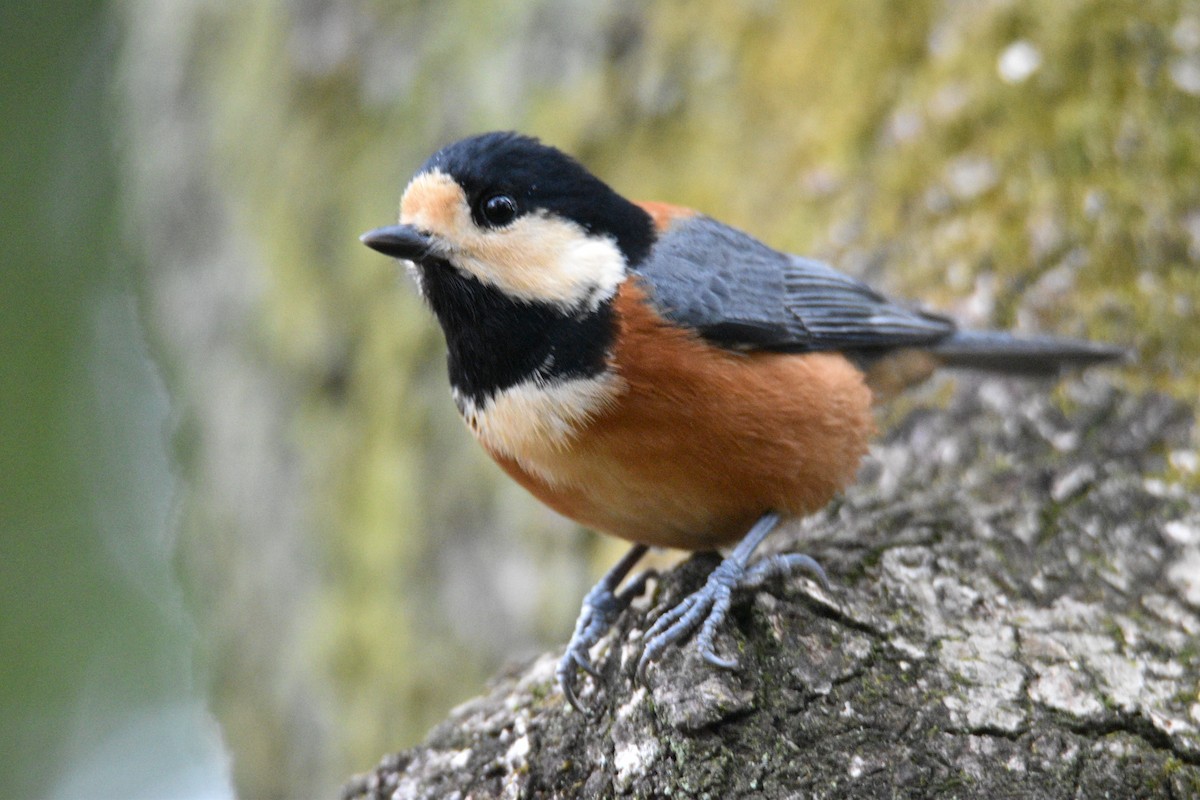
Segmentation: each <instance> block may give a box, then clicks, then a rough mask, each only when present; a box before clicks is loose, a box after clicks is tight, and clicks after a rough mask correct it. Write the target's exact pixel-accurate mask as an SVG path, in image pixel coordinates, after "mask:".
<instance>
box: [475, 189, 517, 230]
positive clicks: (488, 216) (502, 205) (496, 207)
mask: <svg viewBox="0 0 1200 800" xmlns="http://www.w3.org/2000/svg"><path fill="white" fill-rule="evenodd" d="M480 211H481V212H482V213H483V218H484V220H485V221H486V222H487V223H488V224H489V225H492V226H494V227H497V228H498V227H500V226H501V225H507V224H508V223H510V222H512V221H513V219H515V218H516V216H517V201H516V200H513V199H512V198H511V197H509V196H508V195H506V194H494V195H492V196H491V197H489V198H487V199H486V200H484V201H483V205H482V206H480Z"/></svg>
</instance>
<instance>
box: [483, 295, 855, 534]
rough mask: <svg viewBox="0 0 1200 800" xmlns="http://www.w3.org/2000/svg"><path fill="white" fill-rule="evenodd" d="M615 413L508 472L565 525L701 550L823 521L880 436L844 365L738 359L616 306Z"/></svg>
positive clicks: (821, 359) (821, 356)
mask: <svg viewBox="0 0 1200 800" xmlns="http://www.w3.org/2000/svg"><path fill="white" fill-rule="evenodd" d="M617 308H618V312H619V313H620V320H621V326H622V327H621V335H620V337H619V339H618V342H619V344H618V345H617V347H616V349H615V351H614V353H613V357H612V363H613V365H614V370H615V372H616V374H617V375H618V376H619V378H620V379H621V389H620V392H619V393H618V394H617V396H616V397H615V399H614V400H613V401H612V402H611V403H610V404H609V405H608V406H607V407H606V408H605V409H604V410H603V411H602V412H600V413H598V414H596V415H594V416H593V417H592V418H591V419H590V420H589V423H588V424H587V425H585V426H583V427H582V428H581V429H580V430H578V431H577V432H576V433H575V434H574V436H573V438H572V439H571V440H570V442H569V444H568V445H566V446H563V447H559V448H554V449H552V450H547V451H545V452H541V453H539V454H537V456H536V459H534V460H529V459H522V458H521V456H520V454H517V455H516V457H513V456H511V455H505V454H499V453H496V452H494V451H493V457H495V458H496V460H497V462H498V463H500V465H501V466H502V467H504V469H505V470H506V471H507V472H508V473H509V474H510V475H512V477H513V478H514V479H516V480H517V481H518V482H519V483H521V484H522V485H523V486H525V487H526V488H527V489H528V490H529V491H530V492H532V493H533V494H534V495H535V496H537V497H538V498H539V499H541V500H542V501H543V502H545V503H546V504H547V505H549V506H550V507H551V508H554V509H555V510H557V511H559V512H560V513H562V514H564V515H566V516H568V517H571V518H572V519H575V520H577V521H579V522H580V523H582V524H584V525H586V526H588V527H591V528H595V529H596V530H599V531H603V532H606V533H610V534H613V535H616V536H620V537H622V538H625V539H628V540H630V541H635V542H643V543H646V544H651V545H661V546H668V547H679V548H684V549H689V550H700V549H708V548H713V547H717V546H720V545H723V544H727V543H730V542H732V541H736V540H737V539H739V538H740V537H741V536H742V535H743V534H744V533H745V532H746V530H747V529H748V528H749V526H750V525H751V524H753V522H754V520H755V519H757V518H758V517H759V516H760V515H761V514H762V513H764V512H765V511H768V510H776V511H779V512H782V513H784V514H789V515H803V514H808V513H811V512H813V511H815V510H817V509H819V508H821V507H822V506H823V505H825V504H826V503H827V502H829V500H830V499H831V498H832V497H833V496H834V494H836V493H837V492H838V491H840V490H841V489H842V488H844V487H845V486H846V484H848V483H849V482H850V481H851V480H853V477H854V474H855V472H856V470H857V468H858V464H859V461H860V459H861V458H862V456H863V454H864V453H865V452H866V447H867V440H868V437H869V436H870V434H871V432H872V429H873V425H872V417H871V393H870V391H869V390H868V389H867V387H866V386H865V384H864V382H863V377H862V374H861V373H860V372H859V371H858V370H857V369H856V368H855V367H854V366H853V365H851V364H850V362H848V361H847V360H846V359H845V358H844V357H842V356H840V355H838V354H835V353H811V354H803V355H784V354H774V353H753V354H739V353H733V352H729V351H726V350H722V349H719V348H716V347H713V346H711V345H709V344H707V343H705V342H703V341H702V340H700V339H699V338H697V337H695V336H694V335H691V334H689V333H687V332H685V331H681V330H678V329H675V328H671V327H669V326H665V325H664V324H663V322H662V320H661V319H660V318H658V317H657V315H655V314H654V313H653V311H652V310H650V309H649V308H648V307H647V306H646V305H645V304H644V302H642V298H641V296H640V292H639V291H638V290H637V289H636V287H622V292H621V293H620V294H619V295H618V299H617Z"/></svg>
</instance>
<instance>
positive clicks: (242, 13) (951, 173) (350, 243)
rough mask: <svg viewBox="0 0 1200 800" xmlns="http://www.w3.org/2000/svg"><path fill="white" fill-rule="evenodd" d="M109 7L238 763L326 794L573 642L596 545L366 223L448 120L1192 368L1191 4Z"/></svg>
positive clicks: (1195, 160) (604, 556)
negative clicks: (556, 503)
mask: <svg viewBox="0 0 1200 800" xmlns="http://www.w3.org/2000/svg"><path fill="white" fill-rule="evenodd" d="M115 9H116V12H117V14H118V18H119V27H120V46H119V58H118V69H117V73H116V75H117V77H116V82H115V93H116V102H117V105H118V108H119V111H120V114H119V120H120V122H119V131H118V140H119V145H120V153H121V163H120V172H119V179H120V183H121V187H122V191H123V193H124V198H125V206H124V210H125V211H126V212H128V222H129V224H128V230H129V232H130V234H131V241H133V242H134V243H135V244H136V246H137V255H138V257H139V259H140V263H142V264H144V267H143V268H142V269H141V273H140V282H139V291H140V296H141V300H142V312H143V319H144V322H145V325H146V328H147V330H148V333H149V337H150V340H151V342H152V346H153V349H154V350H155V352H156V354H157V356H158V359H159V362H160V364H161V365H162V367H163V371H164V374H165V378H166V383H167V384H168V387H169V390H170V392H171V394H172V397H173V402H174V412H175V417H174V420H173V424H172V426H171V427H172V430H171V436H172V450H173V453H174V456H175V459H176V462H177V463H178V464H179V466H180V470H181V475H182V479H183V483H184V485H185V487H186V489H185V491H184V494H183V496H182V498H181V500H180V502H179V505H178V510H177V519H178V524H179V525H180V528H181V535H182V549H181V564H182V567H183V570H184V573H185V574H186V583H187V587H188V591H189V600H190V604H191V607H192V609H193V611H194V613H195V614H196V615H197V616H198V618H199V623H200V628H201V631H202V635H201V641H202V642H203V645H204V648H205V653H206V657H205V659H204V663H205V670H206V673H205V674H206V679H207V680H208V681H209V682H210V684H211V686H212V691H213V693H214V694H213V696H214V701H213V705H214V708H215V711H216V713H217V716H218V718H219V719H220V721H221V724H222V728H223V731H224V734H225V737H226V741H227V744H228V747H229V748H230V750H231V751H232V757H233V763H234V774H235V778H236V783H237V785H238V787H239V789H240V791H241V792H242V793H243V794H244V796H246V797H255V798H270V797H277V798H283V797H291V796H310V795H311V794H312V792H313V789H314V787H318V788H327V789H328V792H327V793H332V791H333V787H334V786H335V785H336V784H337V783H338V781H339V780H341V778H342V777H344V776H345V775H347V774H349V773H351V772H353V771H355V770H361V769H364V768H366V767H367V766H369V765H370V764H372V763H374V760H375V759H376V757H377V756H378V755H379V754H380V753H382V752H385V751H389V750H394V749H396V748H397V747H400V746H404V745H407V744H410V743H412V742H415V741H416V740H417V739H418V738H419V737H420V736H421V735H422V734H423V733H424V732H425V730H426V729H427V727H428V726H429V725H430V724H431V723H432V722H433V721H435V720H438V719H440V718H442V716H444V714H445V712H446V710H447V708H448V707H449V706H450V705H451V704H452V703H454V702H457V701H459V700H461V699H464V698H466V697H468V696H469V695H471V694H474V693H476V692H478V691H479V690H480V688H481V686H482V683H483V680H484V678H485V676H486V675H488V674H489V673H490V672H492V671H493V670H494V669H495V668H496V667H497V666H498V665H499V664H500V663H502V662H503V661H504V660H505V659H506V658H510V657H512V656H514V655H517V654H523V653H524V654H528V653H531V652H534V651H536V650H538V649H541V648H544V647H547V646H551V645H560V644H561V643H562V642H563V641H565V638H566V636H567V635H568V633H569V630H570V624H571V621H572V620H573V618H574V614H575V612H576V610H577V606H578V602H579V600H580V598H581V596H582V594H583V592H584V590H585V588H586V586H588V585H589V584H590V582H591V580H592V578H594V577H595V572H596V570H597V568H598V567H599V566H602V565H603V564H604V563H605V562H607V561H610V560H611V556H610V555H609V554H610V553H615V552H617V551H619V549H620V547H619V546H614V545H610V544H607V543H603V544H602V543H600V542H599V541H598V540H596V539H594V538H592V537H591V536H590V535H583V534H581V533H578V532H576V531H574V530H573V529H572V526H571V525H570V524H568V523H566V522H564V521H562V520H560V519H558V518H556V517H554V516H553V515H552V514H550V512H548V511H545V510H543V509H541V508H540V507H539V506H537V505H536V504H534V502H533V501H531V500H530V499H529V498H527V497H526V496H524V495H523V494H522V492H521V491H520V490H519V489H518V488H516V487H515V486H513V485H511V484H510V483H508V482H506V481H505V480H504V479H503V478H502V477H501V474H500V472H499V470H498V469H496V468H495V467H494V466H492V465H491V464H490V463H489V462H488V461H487V459H486V457H485V456H484V455H483V454H482V452H481V451H479V450H478V448H477V447H476V446H475V445H474V443H473V442H472V441H471V439H470V437H469V435H468V434H467V433H466V432H465V429H464V428H463V427H462V426H461V424H460V422H459V421H458V419H457V418H456V414H455V411H454V408H453V405H452V403H451V402H450V401H449V398H448V392H447V390H446V380H445V376H444V354H443V346H442V342H441V337H440V334H439V333H438V332H437V330H436V328H435V326H434V324H433V322H432V320H431V319H430V317H429V316H428V315H427V314H426V313H424V310H423V309H422V308H421V307H420V303H419V302H418V300H417V298H416V295H415V293H414V292H413V291H412V290H411V288H410V287H409V286H408V285H407V283H406V281H405V280H404V278H403V276H402V275H400V274H399V273H398V270H397V268H396V266H395V264H393V263H391V262H389V261H387V260H385V259H382V258H380V257H379V256H378V255H376V254H373V253H371V252H369V251H368V250H367V249H366V248H363V247H362V246H361V245H359V244H358V242H357V241H356V236H357V235H358V234H359V233H360V232H362V231H363V230H365V229H367V228H370V227H374V226H376V225H380V224H385V223H387V222H390V221H392V220H393V219H394V218H395V215H396V206H397V200H398V197H399V193H400V191H401V189H402V188H403V185H404V183H405V181H406V180H407V179H408V177H409V176H410V174H411V172H412V170H413V169H414V168H415V167H416V166H417V165H419V164H420V163H421V161H422V160H423V159H424V158H425V157H426V156H427V155H428V154H429V153H430V152H432V151H433V150H434V149H436V148H437V147H438V146H440V145H442V144H444V143H446V142H448V141H450V140H453V139H455V138H457V137H459V136H462V135H465V134H468V133H472V132H478V131H482V130H487V129H497V128H501V129H519V130H521V131H524V132H527V133H531V134H534V135H538V136H540V137H541V138H543V139H544V140H546V141H548V142H549V143H552V144H555V145H557V146H559V147H561V148H563V149H565V150H567V151H568V152H571V153H574V154H576V155H577V156H579V157H580V158H581V159H582V160H583V161H584V162H585V163H586V164H587V165H588V166H589V167H591V168H592V169H593V171H595V172H596V173H597V174H599V175H600V176H601V177H603V178H604V179H606V180H607V181H608V182H609V183H611V184H612V185H613V186H614V187H615V188H617V189H618V191H621V192H622V193H623V194H625V195H627V196H630V197H633V198H638V199H663V200H669V201H673V202H678V203H683V204H687V205H692V206H694V207H696V208H699V209H701V210H703V211H705V212H706V213H709V214H712V215H713V216H716V217H718V218H721V219H723V220H725V221H727V222H729V223H732V224H734V225H737V226H740V227H742V228H744V229H746V230H748V231H749V232H751V233H753V234H755V235H757V236H759V237H760V238H763V239H764V240H766V241H767V242H770V243H772V244H774V245H776V246H779V247H782V248H788V249H791V250H793V251H796V252H802V253H806V254H810V255H814V256H818V257H823V258H826V259H829V260H831V261H832V262H834V263H835V264H837V265H838V266H839V267H841V268H843V269H845V270H847V271H850V272H853V273H856V274H858V275H861V276H863V277H865V278H867V279H870V280H873V281H876V282H879V283H880V284H881V285H883V286H885V287H887V288H889V289H890V290H892V291H894V292H896V293H898V294H906V295H909V296H913V297H921V298H923V299H924V300H926V301H927V302H928V303H929V304H931V305H932V306H934V307H936V308H940V309H943V310H946V311H949V312H952V313H955V314H957V315H959V316H960V317H961V318H963V319H964V320H965V321H967V322H969V323H971V324H975V325H996V326H1005V327H1016V328H1019V329H1024V330H1048V331H1054V332H1057V333H1061V334H1067V335H1080V336H1093V337H1096V338H1099V339H1104V340H1108V341H1113V342H1119V343H1122V344H1125V345H1128V346H1130V347H1133V348H1136V349H1137V351H1138V353H1139V358H1138V363H1137V367H1136V369H1131V370H1129V375H1128V381H1129V382H1130V383H1131V384H1134V385H1154V386H1157V387H1159V388H1165V389H1168V390H1170V391H1173V392H1174V393H1176V394H1177V395H1178V396H1181V397H1187V398H1195V397H1196V395H1197V390H1198V389H1200V380H1198V378H1197V373H1196V371H1195V370H1194V363H1195V361H1194V359H1195V358H1196V357H1197V355H1200V327H1198V326H1196V325H1195V314H1196V304H1197V302H1198V301H1200V280H1197V278H1196V271H1197V268H1198V267H1200V180H1197V177H1196V176H1197V175H1200V4H1197V3H1195V2H1185V1H1184V0H1141V1H1139V2H1124V1H1121V0H1118V1H1116V2H1114V1H1112V0H1063V1H1062V2H1056V3H1044V2H1038V0H918V1H917V2H907V3H892V2H887V1H886V0H846V1H845V2H835V3H829V2H817V0H807V1H806V2H794V3H793V2H770V1H769V0H766V1H759V2H745V3H729V2H723V1H718V0H704V1H703V2H692V3H683V2H656V3H639V2H632V0H627V1H625V2H613V3H592V2H583V1H582V0H570V1H568V2H550V0H526V2H520V3H501V2H490V1H484V2H468V1H467V0H439V1H438V2H421V1H419V0H412V1H410V2H405V3H398V4H389V3H379V2H368V0H346V1H345V2H317V1H316V0H302V1H301V2H291V3H285V2H272V1H271V0H257V1H256V2H244V3H233V2H218V1H215V0H175V2H171V3H161V2H156V1H154V0H126V1H125V2H123V3H120V4H117V5H116V6H115ZM935 394H936V393H932V392H931V393H927V394H926V395H925V400H926V401H930V400H931V399H932V398H933V397H934V396H935ZM1186 467H1187V465H1186V464H1185V465H1183V467H1181V468H1186ZM1191 469H1192V470H1193V471H1194V469H1195V465H1194V463H1193V464H1192V465H1191Z"/></svg>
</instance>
